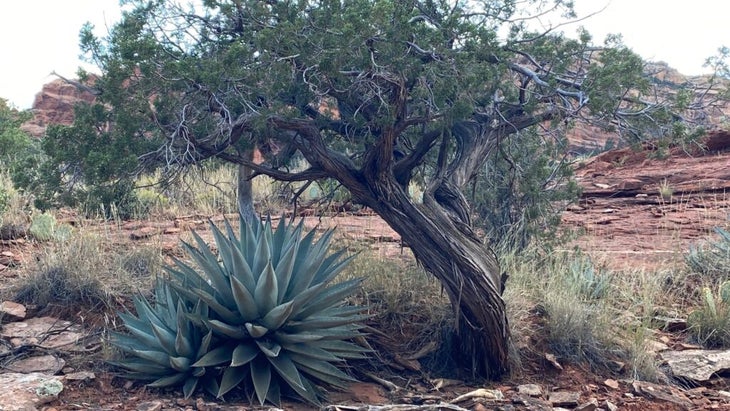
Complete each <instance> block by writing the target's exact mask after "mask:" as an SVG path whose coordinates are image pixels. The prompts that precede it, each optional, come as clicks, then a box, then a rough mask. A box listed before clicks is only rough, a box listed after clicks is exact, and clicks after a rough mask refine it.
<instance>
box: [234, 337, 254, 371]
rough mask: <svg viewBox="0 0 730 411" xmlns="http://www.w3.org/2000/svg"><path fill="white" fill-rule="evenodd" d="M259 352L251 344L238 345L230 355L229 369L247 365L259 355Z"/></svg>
mask: <svg viewBox="0 0 730 411" xmlns="http://www.w3.org/2000/svg"><path fill="white" fill-rule="evenodd" d="M259 352H260V351H259V349H258V346H256V345H255V344H252V343H251V342H246V343H240V344H238V345H237V346H236V348H235V349H234V350H233V353H232V355H231V367H240V366H242V365H246V364H248V363H249V362H251V361H252V360H253V359H254V358H256V356H257V355H259Z"/></svg>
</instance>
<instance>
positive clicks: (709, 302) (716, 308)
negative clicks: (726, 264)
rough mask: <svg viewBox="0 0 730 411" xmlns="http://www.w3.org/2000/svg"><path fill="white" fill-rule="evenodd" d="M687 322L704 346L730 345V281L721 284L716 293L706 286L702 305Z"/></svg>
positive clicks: (718, 346) (690, 315)
mask: <svg viewBox="0 0 730 411" xmlns="http://www.w3.org/2000/svg"><path fill="white" fill-rule="evenodd" d="M687 324H688V325H689V330H690V332H691V333H692V335H693V336H694V338H696V339H697V341H698V342H699V343H701V344H702V345H703V346H705V347H707V348H727V347H730V281H726V282H723V283H722V284H720V285H719V287H718V288H717V293H716V294H715V293H714V291H713V290H712V289H711V288H710V287H704V288H703V289H702V301H701V303H700V306H699V307H698V308H697V309H695V310H694V311H692V312H691V313H690V314H689V316H688V317H687Z"/></svg>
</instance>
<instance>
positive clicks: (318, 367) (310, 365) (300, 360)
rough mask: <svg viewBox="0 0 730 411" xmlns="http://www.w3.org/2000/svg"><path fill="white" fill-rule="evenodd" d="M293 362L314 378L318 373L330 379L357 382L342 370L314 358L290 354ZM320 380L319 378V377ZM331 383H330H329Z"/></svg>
mask: <svg viewBox="0 0 730 411" xmlns="http://www.w3.org/2000/svg"><path fill="white" fill-rule="evenodd" d="M290 356H291V359H292V361H294V362H295V363H296V364H297V368H299V369H300V370H301V371H302V372H305V373H307V374H310V375H312V376H315V375H314V374H313V372H317V373H319V374H320V375H329V376H330V377H332V378H334V379H339V380H344V381H351V382H352V381H357V380H355V379H354V378H353V377H351V376H350V375H347V374H346V373H345V372H343V371H342V370H340V369H339V368H337V367H335V366H334V365H332V364H330V363H329V362H327V361H320V360H313V359H312V358H310V357H308V356H304V355H301V354H298V353H290ZM318 378H319V377H318ZM327 382H329V381H327Z"/></svg>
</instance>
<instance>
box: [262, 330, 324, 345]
mask: <svg viewBox="0 0 730 411" xmlns="http://www.w3.org/2000/svg"><path fill="white" fill-rule="evenodd" d="M323 338H324V336H323V335H322V334H319V333H314V332H303V333H287V332H283V331H277V332H275V333H274V339H275V340H276V341H279V342H280V343H291V344H294V343H306V342H312V341H319V340H321V339H323Z"/></svg>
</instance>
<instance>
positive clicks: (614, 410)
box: [603, 400, 618, 411]
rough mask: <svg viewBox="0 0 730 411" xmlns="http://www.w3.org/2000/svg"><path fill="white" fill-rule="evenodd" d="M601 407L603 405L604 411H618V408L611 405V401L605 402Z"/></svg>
mask: <svg viewBox="0 0 730 411" xmlns="http://www.w3.org/2000/svg"><path fill="white" fill-rule="evenodd" d="M603 405H604V407H606V409H607V410H608V411H618V406H617V405H616V404H614V403H612V402H611V401H608V400H606V402H605V403H604V404H603Z"/></svg>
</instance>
